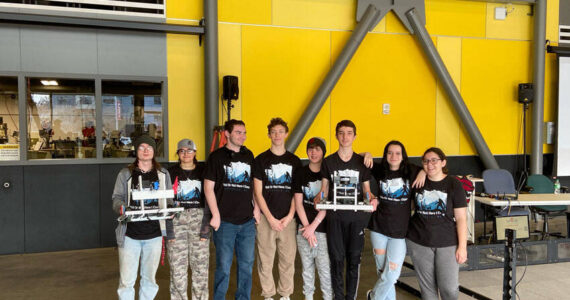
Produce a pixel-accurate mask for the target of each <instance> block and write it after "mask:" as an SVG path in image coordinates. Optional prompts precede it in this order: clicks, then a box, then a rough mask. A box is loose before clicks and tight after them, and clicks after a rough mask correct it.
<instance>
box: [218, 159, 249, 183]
mask: <svg viewBox="0 0 570 300" xmlns="http://www.w3.org/2000/svg"><path fill="white" fill-rule="evenodd" d="M224 171H225V173H226V182H225V183H224V187H239V188H247V189H249V187H250V183H251V177H250V176H251V166H250V165H249V164H246V163H243V162H239V161H237V162H230V164H229V165H226V166H224Z"/></svg>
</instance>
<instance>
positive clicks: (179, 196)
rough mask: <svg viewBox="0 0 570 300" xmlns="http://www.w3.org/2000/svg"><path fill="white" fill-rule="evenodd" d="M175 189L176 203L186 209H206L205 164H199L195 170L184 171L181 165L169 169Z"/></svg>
mask: <svg viewBox="0 0 570 300" xmlns="http://www.w3.org/2000/svg"><path fill="white" fill-rule="evenodd" d="M168 173H169V174H170V179H171V181H172V189H174V201H178V202H179V203H180V206H182V207H184V208H204V191H203V189H202V183H203V181H204V164H203V163H198V164H196V167H195V168H194V169H193V170H184V169H182V168H181V167H180V164H176V165H174V166H172V167H170V168H169V169H168Z"/></svg>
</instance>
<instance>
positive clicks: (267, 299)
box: [265, 297, 273, 300]
mask: <svg viewBox="0 0 570 300" xmlns="http://www.w3.org/2000/svg"><path fill="white" fill-rule="evenodd" d="M265 300H273V298H271V297H269V298H265Z"/></svg>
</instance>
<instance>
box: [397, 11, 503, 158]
mask: <svg viewBox="0 0 570 300" xmlns="http://www.w3.org/2000/svg"><path fill="white" fill-rule="evenodd" d="M406 18H407V19H408V21H409V23H410V24H411V26H412V27H413V29H414V31H413V32H414V36H415V37H416V40H417V41H418V42H419V43H420V45H421V47H422V49H423V51H424V54H425V55H426V56H427V58H428V60H429V62H430V64H431V66H432V68H433V69H434V71H435V73H436V74H437V77H438V79H439V80H440V81H441V83H442V84H443V88H444V90H445V92H446V93H447V96H448V97H449V100H450V101H451V104H452V105H453V108H455V112H456V113H457V115H458V116H459V119H461V122H462V123H463V127H465V130H466V131H467V133H468V134H469V137H470V138H471V141H472V142H473V145H474V146H475V148H476V149H477V153H479V156H480V157H481V160H482V161H483V164H484V165H485V168H486V169H499V164H498V163H497V160H496V159H495V157H494V156H493V154H491V150H489V147H488V146H487V143H486V142H485V139H484V138H483V135H481V131H479V128H478V127H477V124H475V121H474V120H473V117H472V116H471V113H470V112H469V109H468V108H467V106H466V105H465V102H464V101H463V98H462V97H461V94H460V93H459V90H458V89H457V86H456V85H455V83H454V82H453V79H451V75H450V74H449V71H448V70H447V68H446V67H445V64H444V63H443V60H442V59H441V56H440V55H439V52H438V51H437V48H435V45H434V44H433V41H432V40H431V38H430V36H429V33H428V32H427V30H426V28H425V26H424V23H423V22H422V21H421V20H420V18H419V17H418V15H417V13H416V11H415V10H414V9H413V8H412V9H410V10H409V11H407V12H406Z"/></svg>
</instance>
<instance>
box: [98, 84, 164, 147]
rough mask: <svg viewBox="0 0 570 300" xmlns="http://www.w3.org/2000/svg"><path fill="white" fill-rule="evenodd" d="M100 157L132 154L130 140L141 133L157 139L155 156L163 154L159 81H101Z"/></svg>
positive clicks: (131, 141) (162, 124) (131, 142)
mask: <svg viewBox="0 0 570 300" xmlns="http://www.w3.org/2000/svg"><path fill="white" fill-rule="evenodd" d="M101 85H102V92H103V96H102V101H103V105H102V107H103V144H104V148H103V157H127V156H133V154H134V152H133V151H132V150H133V141H134V139H135V138H136V137H138V136H140V135H142V134H148V135H149V136H150V137H152V138H153V139H155V140H156V144H157V149H156V151H155V156H157V157H161V156H163V155H164V143H163V136H164V135H163V128H164V123H163V117H162V116H163V113H162V111H163V107H162V96H161V95H162V83H159V82H141V81H138V82H127V81H106V80H103V82H102V84H101Z"/></svg>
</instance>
